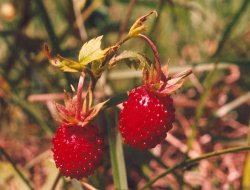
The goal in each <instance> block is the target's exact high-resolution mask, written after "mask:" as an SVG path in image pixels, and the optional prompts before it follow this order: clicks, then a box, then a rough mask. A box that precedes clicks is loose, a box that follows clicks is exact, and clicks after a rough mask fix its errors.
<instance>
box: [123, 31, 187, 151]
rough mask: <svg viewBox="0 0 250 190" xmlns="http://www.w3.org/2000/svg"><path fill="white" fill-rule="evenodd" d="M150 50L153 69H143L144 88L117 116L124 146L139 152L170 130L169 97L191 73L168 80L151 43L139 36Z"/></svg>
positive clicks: (136, 91)
mask: <svg viewBox="0 0 250 190" xmlns="http://www.w3.org/2000/svg"><path fill="white" fill-rule="evenodd" d="M139 37H141V38H142V39H144V40H145V41H146V42H147V43H148V44H149V45H150V47H151V48H152V50H153V52H154V56H155V67H154V65H151V66H150V67H147V65H144V69H143V82H144V84H143V85H142V86H140V87H138V88H136V89H134V90H132V91H131V92H129V97H128V100H127V101H126V102H124V103H123V106H124V109H123V110H122V111H121V113H120V121H119V129H120V132H121V135H122V136H123V138H124V140H125V143H127V144H129V145H131V146H132V147H134V148H138V149H141V150H145V149H149V148H154V147H155V146H156V145H157V144H159V143H161V142H162V141H163V140H164V139H165V137H166V135H167V132H168V131H169V130H170V129H171V128H172V123H173V122H174V119H175V114H174V112H175V109H174V106H173V100H172V98H171V97H170V94H171V93H172V92H174V91H176V90H177V89H178V88H180V87H181V85H182V84H183V82H184V79H185V77H187V76H188V75H189V74H191V73H192V71H191V70H186V71H184V72H181V73H177V74H175V75H174V76H172V77H168V76H167V75H165V74H164V73H163V72H162V70H161V65H160V59H159V54H158V51H157V49H156V47H155V46H154V44H153V42H152V41H151V40H150V39H149V38H148V37H146V36H144V35H142V34H139Z"/></svg>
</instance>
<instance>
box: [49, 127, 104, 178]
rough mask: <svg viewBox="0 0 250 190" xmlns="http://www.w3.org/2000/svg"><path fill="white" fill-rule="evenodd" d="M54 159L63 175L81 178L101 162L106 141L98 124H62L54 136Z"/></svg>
mask: <svg viewBox="0 0 250 190" xmlns="http://www.w3.org/2000/svg"><path fill="white" fill-rule="evenodd" d="M52 142H53V148H52V151H53V153H54V160H55V163H56V167H57V168H59V170H60V172H61V173H62V175H64V176H67V177H71V178H76V179H81V178H83V177H86V176H88V175H90V174H92V173H93V172H94V170H95V169H96V168H97V166H98V165H99V164H100V162H101V160H102V157H103V152H104V142H103V139H102V138H101V136H100V134H99V133H98V129H97V127H96V126H93V125H91V124H88V125H86V126H84V127H80V126H66V125H61V126H60V127H58V128H57V131H56V134H55V136H54V138H53V141H52Z"/></svg>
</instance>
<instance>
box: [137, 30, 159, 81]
mask: <svg viewBox="0 0 250 190" xmlns="http://www.w3.org/2000/svg"><path fill="white" fill-rule="evenodd" d="M138 36H139V37H140V38H142V39H143V40H145V41H146V42H147V43H148V45H149V46H150V48H151V49H152V51H153V53H154V58H155V68H156V71H157V79H156V80H157V82H159V81H160V80H161V73H162V71H161V63H160V56H159V53H158V50H157V47H156V46H155V44H154V43H153V42H152V41H151V40H150V39H149V38H148V37H147V36H145V35H143V34H139V35H138Z"/></svg>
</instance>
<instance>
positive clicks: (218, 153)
mask: <svg viewBox="0 0 250 190" xmlns="http://www.w3.org/2000/svg"><path fill="white" fill-rule="evenodd" d="M243 150H250V146H241V147H234V148H227V149H223V150H219V151H215V152H210V153H207V154H204V155H202V156H200V157H197V158H193V159H187V160H184V161H182V162H181V163H179V164H177V165H175V166H174V167H172V168H169V169H167V170H166V171H165V172H163V173H162V174H160V175H158V176H157V177H155V178H154V179H153V180H151V181H149V182H148V183H147V184H146V185H145V186H144V187H143V188H142V189H141V190H144V189H147V188H149V187H151V186H152V185H153V184H154V183H155V182H156V181H157V180H159V179H161V178H163V177H165V176H166V175H167V174H169V173H171V172H173V171H175V170H177V169H180V168H184V167H186V166H188V165H190V164H193V163H196V162H198V161H200V160H204V159H207V158H211V157H215V156H219V155H222V154H226V153H232V152H238V151H243Z"/></svg>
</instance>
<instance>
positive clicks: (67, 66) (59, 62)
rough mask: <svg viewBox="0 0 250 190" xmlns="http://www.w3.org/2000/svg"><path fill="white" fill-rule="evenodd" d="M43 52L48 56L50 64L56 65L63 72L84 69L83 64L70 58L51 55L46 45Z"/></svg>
mask: <svg viewBox="0 0 250 190" xmlns="http://www.w3.org/2000/svg"><path fill="white" fill-rule="evenodd" d="M44 53H45V55H46V56H47V57H48V59H49V61H50V63H51V64H52V65H54V66H56V67H58V68H59V69H61V70H62V71H64V72H82V70H83V69H84V66H82V65H81V64H80V63H78V62H76V61H73V60H71V59H67V58H64V57H62V56H60V55H57V56H56V57H52V55H51V52H50V50H49V47H48V46H47V45H45V46H44Z"/></svg>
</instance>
